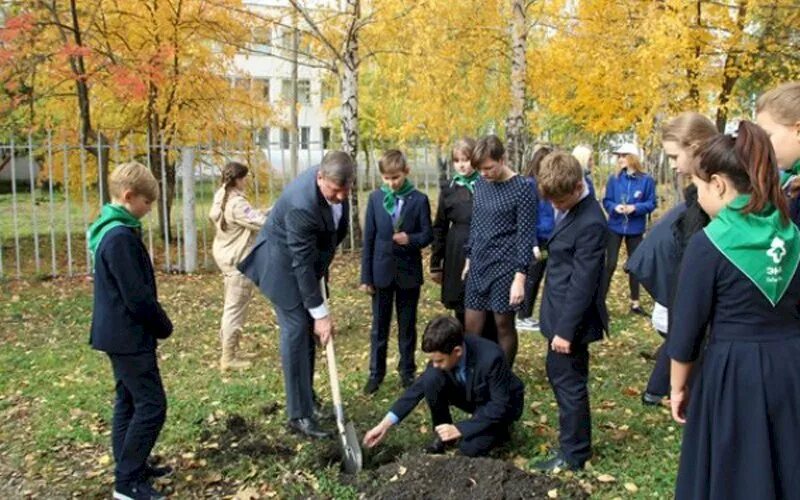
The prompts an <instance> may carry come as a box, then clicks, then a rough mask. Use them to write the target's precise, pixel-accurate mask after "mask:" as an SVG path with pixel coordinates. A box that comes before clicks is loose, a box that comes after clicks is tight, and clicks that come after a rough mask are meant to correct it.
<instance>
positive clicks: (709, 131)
mask: <svg viewBox="0 0 800 500" xmlns="http://www.w3.org/2000/svg"><path fill="white" fill-rule="evenodd" d="M718 133H719V131H717V127H715V126H714V124H713V123H712V122H711V120H709V119H708V118H706V117H705V116H703V115H701V114H700V113H695V112H694V111H687V112H685V113H681V114H679V115H678V116H676V117H675V118H673V119H671V120H670V121H668V122H667V123H666V125H664V127H663V128H662V129H661V142H668V141H671V142H677V143H678V145H679V146H680V147H681V148H688V147H692V146H694V147H697V146H699V145H700V144H702V143H703V142H705V141H707V140H708V139H711V138H712V137H714V136H715V135H717V134H718Z"/></svg>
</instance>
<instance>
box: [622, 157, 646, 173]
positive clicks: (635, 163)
mask: <svg viewBox="0 0 800 500" xmlns="http://www.w3.org/2000/svg"><path fill="white" fill-rule="evenodd" d="M621 156H624V157H625V158H627V159H628V171H629V172H630V170H631V168H632V169H633V170H635V172H634V173H636V174H644V173H646V172H645V171H644V167H643V166H642V162H641V161H639V157H638V156H636V155H632V154H624V155H621ZM621 173H622V166H621V165H617V175H619V174H621Z"/></svg>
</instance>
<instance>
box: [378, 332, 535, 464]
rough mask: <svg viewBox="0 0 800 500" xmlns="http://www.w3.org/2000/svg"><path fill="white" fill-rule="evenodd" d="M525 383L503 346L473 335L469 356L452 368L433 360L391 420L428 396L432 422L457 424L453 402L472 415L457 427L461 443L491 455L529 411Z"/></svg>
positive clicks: (467, 451) (472, 452) (470, 451)
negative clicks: (524, 413)
mask: <svg viewBox="0 0 800 500" xmlns="http://www.w3.org/2000/svg"><path fill="white" fill-rule="evenodd" d="M524 396H525V386H524V385H523V383H522V381H521V380H520V379H519V378H518V377H517V376H516V375H514V372H512V371H511V368H510V367H509V366H508V362H506V359H505V355H504V354H503V351H502V350H501V349H500V347H499V346H498V345H497V344H495V343H494V342H492V341H490V340H486V339H484V338H481V337H476V336H474V335H470V336H467V337H465V338H464V355H463V356H462V358H461V360H460V364H459V365H458V366H456V367H454V369H453V370H452V371H445V370H440V369H438V368H434V367H433V365H431V364H430V363H429V364H428V366H427V368H426V369H425V371H424V372H423V373H422V375H420V376H419V378H418V379H417V380H416V381H415V382H414V384H412V385H411V387H409V388H408V389H406V391H405V392H404V393H403V395H402V396H400V398H399V399H398V400H397V401H395V403H394V404H393V405H392V408H391V411H390V418H392V420H393V421H394V422H395V423H397V422H400V421H402V420H403V419H404V418H405V417H406V416H407V415H408V414H409V413H411V411H412V410H413V409H414V408H415V407H416V406H417V404H419V402H420V400H422V398H425V400H426V402H427V403H428V406H429V408H430V410H431V419H432V425H433V427H434V428H435V427H436V426H437V425H440V424H452V423H453V417H452V416H451V414H450V406H455V407H456V408H459V409H461V410H463V411H465V412H467V413H469V414H470V418H468V419H466V420H463V421H461V422H458V423H456V424H455V426H456V427H457V428H458V430H459V432H460V433H461V439H460V440H459V443H458V447H459V450H460V451H461V453H463V454H464V455H467V456H471V457H474V456H481V455H486V454H487V453H489V451H491V449H492V448H494V447H495V446H497V445H499V444H502V443H503V442H504V441H505V440H507V439H508V437H509V427H510V426H511V424H512V423H513V422H515V421H517V420H519V418H520V416H522V410H523V409H524V407H525V405H524Z"/></svg>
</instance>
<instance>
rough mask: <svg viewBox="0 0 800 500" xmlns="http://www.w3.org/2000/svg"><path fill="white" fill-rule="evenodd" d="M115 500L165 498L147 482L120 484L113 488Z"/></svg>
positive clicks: (157, 499)
mask: <svg viewBox="0 0 800 500" xmlns="http://www.w3.org/2000/svg"><path fill="white" fill-rule="evenodd" d="M114 498H115V499H116V500H162V499H165V498H167V497H165V496H164V495H162V494H161V492H160V491H158V490H157V489H155V488H153V487H152V486H151V485H150V483H148V482H147V481H140V482H138V483H129V484H120V485H117V486H115V487H114Z"/></svg>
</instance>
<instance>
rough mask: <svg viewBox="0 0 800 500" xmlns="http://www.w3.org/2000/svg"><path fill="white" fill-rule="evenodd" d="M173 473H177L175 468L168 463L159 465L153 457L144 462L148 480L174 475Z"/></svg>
mask: <svg viewBox="0 0 800 500" xmlns="http://www.w3.org/2000/svg"><path fill="white" fill-rule="evenodd" d="M173 474H175V469H173V468H172V467H171V466H169V465H167V464H164V465H158V461H157V460H156V459H154V458H153V457H149V458H148V459H147V463H145V464H144V478H145V479H147V480H148V481H152V480H155V479H162V478H167V477H172V476H173Z"/></svg>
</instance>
